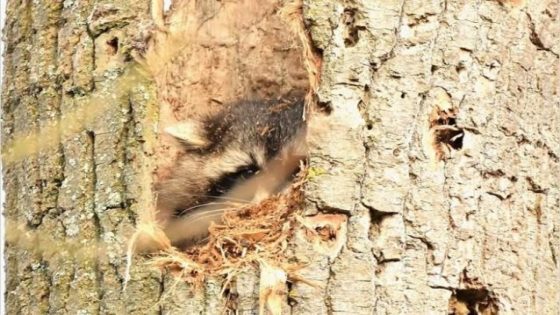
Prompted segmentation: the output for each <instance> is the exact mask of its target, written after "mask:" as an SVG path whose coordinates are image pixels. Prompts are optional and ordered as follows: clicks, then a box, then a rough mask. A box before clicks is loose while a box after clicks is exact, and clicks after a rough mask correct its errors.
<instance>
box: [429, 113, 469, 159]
mask: <svg viewBox="0 0 560 315" xmlns="http://www.w3.org/2000/svg"><path fill="white" fill-rule="evenodd" d="M457 113H458V109H457V108H455V107H453V108H447V109H441V108H439V107H435V108H434V110H433V111H432V113H431V115H430V121H429V123H430V132H431V134H432V143H433V147H434V150H435V154H436V158H437V160H445V159H448V158H449V157H451V153H452V152H453V151H458V150H460V149H462V148H463V139H464V137H465V132H464V130H463V129H462V128H459V127H458V126H457Z"/></svg>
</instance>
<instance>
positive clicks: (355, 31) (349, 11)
mask: <svg viewBox="0 0 560 315" xmlns="http://www.w3.org/2000/svg"><path fill="white" fill-rule="evenodd" d="M356 12H357V10H356V9H354V8H346V9H344V13H343V17H342V20H343V22H344V24H345V25H346V28H347V29H346V37H345V38H344V45H345V46H346V47H353V46H355V45H356V44H357V43H358V41H359V40H360V34H359V32H360V31H362V30H364V29H365V27H363V26H360V25H356Z"/></svg>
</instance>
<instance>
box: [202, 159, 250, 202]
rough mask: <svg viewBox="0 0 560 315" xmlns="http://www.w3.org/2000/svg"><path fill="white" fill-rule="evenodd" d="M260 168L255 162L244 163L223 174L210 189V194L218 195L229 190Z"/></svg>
mask: <svg viewBox="0 0 560 315" xmlns="http://www.w3.org/2000/svg"><path fill="white" fill-rule="evenodd" d="M259 171H260V168H259V167H258V166H257V165H256V164H251V165H245V166H242V167H240V168H238V169H237V170H236V171H235V172H233V173H227V174H224V175H223V176H222V177H220V178H219V179H218V180H217V181H216V182H215V183H214V185H213V186H212V188H211V189H210V192H209V193H210V195H211V196H220V195H223V194H225V193H227V192H228V191H229V190H231V189H232V188H233V187H234V186H235V185H236V184H238V183H241V182H243V181H245V180H247V179H249V178H251V177H252V176H253V175H255V174H257V173H258V172H259Z"/></svg>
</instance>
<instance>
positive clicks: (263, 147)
mask: <svg viewBox="0 0 560 315" xmlns="http://www.w3.org/2000/svg"><path fill="white" fill-rule="evenodd" d="M303 115H304V100H303V97H302V96H300V95H296V96H285V97H281V98H278V99H268V100H246V101H240V102H237V103H234V104H230V105H229V106H227V107H226V108H225V109H223V110H222V111H221V112H219V113H218V114H215V115H211V116H207V117H204V118H202V119H201V120H198V121H184V122H181V123H179V124H177V125H175V126H172V127H170V128H167V129H166V130H165V131H166V133H167V134H169V135H171V136H173V137H174V138H176V139H177V140H178V141H179V143H181V145H182V146H183V147H184V149H185V150H186V152H187V154H186V155H184V156H183V157H181V158H180V159H179V160H178V161H177V162H176V164H175V165H174V167H173V169H172V170H173V173H172V174H171V176H170V177H169V178H168V179H166V180H164V181H162V182H160V183H159V184H158V185H157V187H156V190H157V193H158V196H157V198H158V199H157V211H158V221H160V222H163V224H164V226H165V228H164V231H165V232H166V234H167V236H168V237H169V239H170V240H171V242H172V244H173V245H175V246H180V247H185V246H188V245H191V244H193V243H196V242H197V241H199V240H201V239H204V238H205V237H206V236H207V234H208V227H209V225H210V223H211V222H212V221H214V222H216V223H219V222H220V218H221V216H222V214H223V212H224V211H225V210H226V209H231V208H232V207H235V206H236V204H237V203H239V202H241V203H250V202H254V201H259V200H262V199H263V198H266V197H267V196H269V195H270V194H272V193H276V192H278V191H279V190H280V189H281V188H282V187H283V186H284V185H285V184H286V183H287V182H289V179H290V177H291V176H292V175H293V174H294V172H295V171H297V169H298V167H299V164H300V161H301V160H302V159H303V158H304V157H305V144H304V139H303V138H304V137H303V135H304V133H305V129H306V128H305V123H304V119H303ZM237 206H238V204H237Z"/></svg>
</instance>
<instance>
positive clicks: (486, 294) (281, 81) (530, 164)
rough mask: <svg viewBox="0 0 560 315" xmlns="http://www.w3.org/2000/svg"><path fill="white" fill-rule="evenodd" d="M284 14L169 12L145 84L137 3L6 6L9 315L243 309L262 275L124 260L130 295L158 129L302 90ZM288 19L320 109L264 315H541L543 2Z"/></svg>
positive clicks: (377, 6)
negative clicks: (300, 201)
mask: <svg viewBox="0 0 560 315" xmlns="http://www.w3.org/2000/svg"><path fill="white" fill-rule="evenodd" d="M284 4H286V3H284V2H282V3H280V2H276V1H262V2H258V3H257V2H255V1H251V0H246V1H239V2H223V1H217V0H205V1H186V0H185V1H176V2H175V3H174V4H173V6H174V9H173V10H172V11H171V13H169V14H168V16H167V23H168V26H169V29H168V30H166V31H167V32H176V31H177V29H180V30H181V32H184V33H181V34H185V35H186V36H187V37H186V38H185V41H186V42H187V43H188V45H187V46H186V48H185V49H182V50H181V51H180V54H179V55H178V56H174V58H172V59H170V60H169V61H165V65H166V68H165V70H164V71H162V72H161V73H158V75H159V76H157V75H156V76H155V78H153V79H154V80H153V81H152V80H149V79H146V78H145V77H144V76H142V75H138V74H137V73H136V72H134V68H133V67H132V66H131V65H132V64H133V63H134V62H133V61H132V58H131V52H132V51H133V50H135V49H138V47H137V45H138V42H139V41H140V42H141V41H142V38H140V39H139V37H141V35H142V32H141V30H143V29H144V28H145V27H146V25H149V24H150V23H149V22H148V21H149V20H150V19H151V18H150V14H149V13H150V12H149V3H148V1H134V0H128V1H64V2H60V1H42V2H31V1H24V2H20V1H8V8H7V17H8V19H7V21H6V26H5V31H4V32H5V38H6V47H7V48H6V51H5V57H4V65H5V83H4V86H3V87H2V110H3V112H2V118H3V128H2V132H3V139H4V142H5V143H4V148H3V158H4V168H3V169H4V189H5V191H6V198H7V199H6V203H5V208H4V209H5V214H6V217H7V219H8V222H9V226H8V234H7V240H8V241H7V248H6V262H7V275H8V279H7V292H6V297H7V304H6V306H5V307H6V312H7V314H45V313H48V314H51V313H53V314H67V313H70V314H74V313H79V314H99V313H101V314H152V313H164V314H183V313H187V314H191V313H192V314H217V313H222V312H224V311H233V310H237V311H238V312H240V313H243V314H255V313H258V312H259V308H260V307H262V305H263V304H262V303H263V299H266V297H265V295H264V294H263V290H264V288H265V287H266V283H265V282H266V281H265V278H266V277H268V276H269V275H265V274H264V271H263V270H259V269H258V268H253V269H247V270H245V271H243V272H242V273H240V274H239V275H237V276H236V277H235V279H234V280H233V282H231V283H229V285H228V289H227V290H226V292H223V290H222V289H223V287H224V282H225V279H224V278H223V277H218V276H215V277H211V278H209V279H207V280H206V281H205V283H204V284H203V285H202V286H198V287H197V286H191V285H189V284H187V283H184V282H181V281H177V279H176V278H174V277H173V276H172V275H171V274H167V273H165V272H162V271H159V270H156V269H153V268H150V267H148V266H147V265H146V264H145V262H146V258H142V257H135V258H134V260H133V261H132V265H131V268H130V273H129V274H130V279H127V259H126V250H127V242H128V240H129V237H130V235H131V234H132V233H133V231H134V228H135V224H136V222H137V220H138V214H139V213H140V212H142V211H143V210H145V209H146V208H149V207H151V206H152V204H153V201H152V200H151V198H152V197H151V183H152V170H153V169H154V165H155V161H154V160H157V159H158V158H159V157H160V156H161V154H162V153H161V152H162V151H161V146H162V145H161V143H160V144H158V142H157V141H159V140H158V139H156V133H157V132H156V131H157V128H155V126H156V124H157V123H158V122H159V124H160V127H161V125H163V124H165V123H167V122H170V121H172V120H174V119H175V120H180V119H183V118H185V117H188V116H191V115H192V114H193V112H192V111H193V109H192V106H193V104H199V105H201V106H202V105H204V106H208V107H213V106H215V107H219V106H221V104H222V103H227V102H229V101H231V100H234V99H236V98H238V97H240V96H273V95H278V94H281V93H285V92H286V91H288V90H290V89H298V88H302V87H305V86H306V85H307V77H306V71H305V70H306V69H305V62H302V59H298V58H297V57H294V56H301V55H303V53H302V47H301V43H297V41H296V39H297V37H296V36H295V35H294V34H292V33H290V32H289V31H288V28H287V27H284V28H283V27H281V26H279V25H281V24H279V23H281V22H280V20H279V18H278V17H277V16H276V15H275V14H276V11H275V10H276V9H277V8H278V6H279V5H284ZM287 4H290V3H287ZM244 13H245V15H243V14H244ZM301 14H302V15H301V21H302V22H303V25H304V26H305V31H307V32H308V34H307V35H308V37H309V39H310V41H311V43H312V45H313V49H314V51H315V52H316V53H317V55H318V56H319V57H320V59H321V63H320V64H321V68H320V73H319V75H318V76H317V77H316V78H315V79H320V80H319V81H318V82H319V83H318V85H317V86H314V85H313V84H311V89H312V90H313V91H314V92H315V96H314V97H315V100H316V103H317V104H318V105H319V106H320V107H321V108H323V109H327V111H328V112H329V113H330V114H329V115H328V116H325V117H321V119H320V120H319V121H321V122H322V123H324V124H327V125H328V126H329V127H328V128H312V130H319V134H316V135H314V136H312V137H310V139H309V144H310V153H309V172H310V175H309V176H308V181H307V183H306V186H305V196H306V197H305V198H306V203H305V204H306V206H305V209H304V210H303V215H302V218H301V222H302V224H301V226H298V227H297V230H296V231H295V233H294V235H293V237H292V239H291V241H290V254H291V255H292V256H293V259H294V260H295V261H297V263H298V265H300V266H302V269H300V270H299V271H298V274H299V276H300V277H301V278H303V279H305V280H306V281H299V282H298V281H293V282H290V283H285V282H284V283H282V284H283V286H281V289H280V291H282V293H283V294H281V296H283V299H282V301H280V305H282V307H283V309H282V313H293V314H335V313H340V314H372V313H374V314H498V313H499V314H558V312H559V310H560V266H559V262H558V260H559V253H560V210H559V209H560V192H559V185H560V98H559V94H560V76H559V74H560V60H559V58H560V38H559V37H560V2H559V1H558V0H548V1H523V0H510V1H507V0H495V1H493V0H488V1H443V0H441V1H414V0H401V1H387V0H347V1H341V0H303V3H302V10H301ZM185 17H187V18H185ZM189 17H190V18H189ZM240 20H241V21H242V22H245V23H242V22H240ZM156 22H157V21H156ZM187 22H188V23H187ZM157 23H159V24H161V21H159V22H157ZM183 23H184V24H183ZM189 23H191V24H189ZM160 26H161V25H160ZM185 30H186V31H185ZM177 32H178V31H177ZM249 34H250V36H249ZM218 35H220V36H218ZM222 35H223V36H222ZM291 43H296V44H295V45H293V46H292V45H291ZM274 45H276V46H274ZM304 46H305V45H304ZM271 47H272V48H271ZM232 54H233V55H232ZM251 54H253V55H251ZM246 56H253V59H251V60H254V62H251V60H249V59H248V58H245V57H246ZM262 56H266V57H265V58H263V57H262ZM303 59H304V61H305V58H303ZM168 62H169V63H168ZM215 64H219V67H218V66H216V67H212V66H213V65H215ZM265 65H268V66H267V67H265ZM307 70H309V69H307ZM312 75H313V74H312ZM239 78H241V79H239ZM312 81H313V80H312ZM107 104H109V105H107ZM185 104H186V105H185ZM96 108H97V109H96ZM99 108H101V109H102V110H98V109H99ZM158 112H159V113H161V115H160V116H161V117H159V116H158V115H157V113H158ZM76 113H79V115H76ZM315 115H317V116H319V115H323V114H320V113H316V114H315ZM59 121H62V122H64V123H65V124H70V126H66V127H65V126H62V125H60V124H59V125H56V122H59ZM310 121H311V123H314V121H315V120H313V119H311V120H310ZM52 126H56V128H55V127H52ZM49 128H50V129H49ZM27 134H30V135H32V137H28V138H25V137H24V136H25V135H27ZM154 157H155V158H154ZM310 231H312V232H313V233H310ZM324 231H327V232H326V233H323V232H324ZM325 235H326V237H325ZM276 267H278V266H276ZM261 272H263V274H261ZM125 283H126V288H125ZM310 284H312V285H310Z"/></svg>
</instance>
